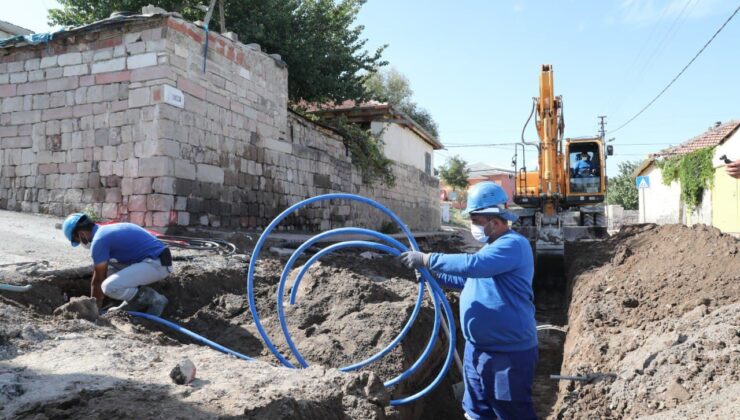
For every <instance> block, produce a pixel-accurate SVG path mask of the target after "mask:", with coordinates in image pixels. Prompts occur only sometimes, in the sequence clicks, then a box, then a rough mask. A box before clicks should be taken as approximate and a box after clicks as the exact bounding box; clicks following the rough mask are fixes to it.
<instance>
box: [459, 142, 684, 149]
mask: <svg viewBox="0 0 740 420" xmlns="http://www.w3.org/2000/svg"><path fill="white" fill-rule="evenodd" d="M515 144H521V143H490V144H454V143H453V144H445V149H447V148H463V147H509V146H513V145H515ZM673 144H675V143H624V144H622V143H619V144H618V146H619V147H623V146H671V145H673Z"/></svg>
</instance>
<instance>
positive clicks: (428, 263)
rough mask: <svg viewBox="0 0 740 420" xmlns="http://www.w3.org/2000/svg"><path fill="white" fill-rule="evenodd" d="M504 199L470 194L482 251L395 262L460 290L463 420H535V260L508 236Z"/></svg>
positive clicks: (485, 185) (495, 193)
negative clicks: (463, 388)
mask: <svg viewBox="0 0 740 420" xmlns="http://www.w3.org/2000/svg"><path fill="white" fill-rule="evenodd" d="M506 202H507V196H506V192H505V191H504V190H503V188H501V187H500V186H499V185H498V184H496V183H493V182H481V183H478V184H476V185H475V186H473V188H471V190H470V192H469V194H468V203H467V208H466V209H465V213H468V214H470V220H471V223H470V231H471V233H472V234H473V237H474V238H475V239H477V240H478V241H480V242H482V243H484V244H485V245H484V246H483V248H481V249H480V250H479V251H478V252H476V253H475V254H439V253H431V254H425V253H423V252H418V251H409V252H404V253H402V254H401V255H400V256H399V259H400V260H401V262H402V263H403V264H404V265H405V266H406V267H408V268H412V269H416V268H421V267H426V268H428V269H429V270H431V271H432V272H433V274H434V276H435V277H436V278H437V279H438V280H439V282H440V284H441V285H443V286H447V287H451V288H455V289H462V292H461V293H460V316H461V318H462V319H461V322H460V325H461V326H462V333H463V336H464V337H465V358H464V376H465V396H464V398H463V404H462V406H463V409H464V410H465V416H466V417H467V418H468V419H475V420H478V419H496V418H499V419H517V420H521V419H535V418H537V414H536V413H535V410H534V405H533V403H532V381H533V378H534V372H535V366H536V364H537V360H538V348H537V325H536V323H535V319H534V311H535V309H534V302H533V301H534V292H533V291H532V278H533V276H534V259H533V257H532V248H531V247H530V245H529V241H528V240H527V239H526V238H524V237H523V236H521V235H519V234H518V233H516V232H514V231H512V230H510V229H509V222H513V221H516V219H517V216H516V215H515V214H513V213H511V212H509V211H508V210H506V207H505V203H506Z"/></svg>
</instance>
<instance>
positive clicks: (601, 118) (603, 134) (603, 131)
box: [597, 115, 606, 141]
mask: <svg viewBox="0 0 740 420" xmlns="http://www.w3.org/2000/svg"><path fill="white" fill-rule="evenodd" d="M597 118H598V119H599V127H600V129H599V135H600V136H601V141H604V140H605V139H606V128H605V127H606V121H604V120H605V119H606V115H599V116H598V117H597Z"/></svg>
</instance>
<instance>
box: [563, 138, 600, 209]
mask: <svg viewBox="0 0 740 420" xmlns="http://www.w3.org/2000/svg"><path fill="white" fill-rule="evenodd" d="M564 155H565V156H567V158H566V159H565V165H566V169H565V173H566V180H565V181H566V182H565V204H566V205H568V206H582V205H587V204H594V203H601V202H603V201H604V192H605V190H606V185H605V174H604V163H603V156H604V152H603V143H602V142H601V139H600V138H592V139H578V140H572V139H567V140H566V141H565V153H564Z"/></svg>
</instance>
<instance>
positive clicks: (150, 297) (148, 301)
mask: <svg viewBox="0 0 740 420" xmlns="http://www.w3.org/2000/svg"><path fill="white" fill-rule="evenodd" d="M137 297H138V300H137V303H139V304H142V305H144V307H145V309H144V312H146V313H148V314H151V315H156V316H160V315H162V312H163V311H164V308H165V306H167V303H169V301H168V300H167V298H166V297H164V296H163V295H161V294H159V293H157V292H156V291H155V290H154V289H152V288H151V287H147V286H144V287H140V288H139V291H138V292H137V293H136V296H134V299H137Z"/></svg>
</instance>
